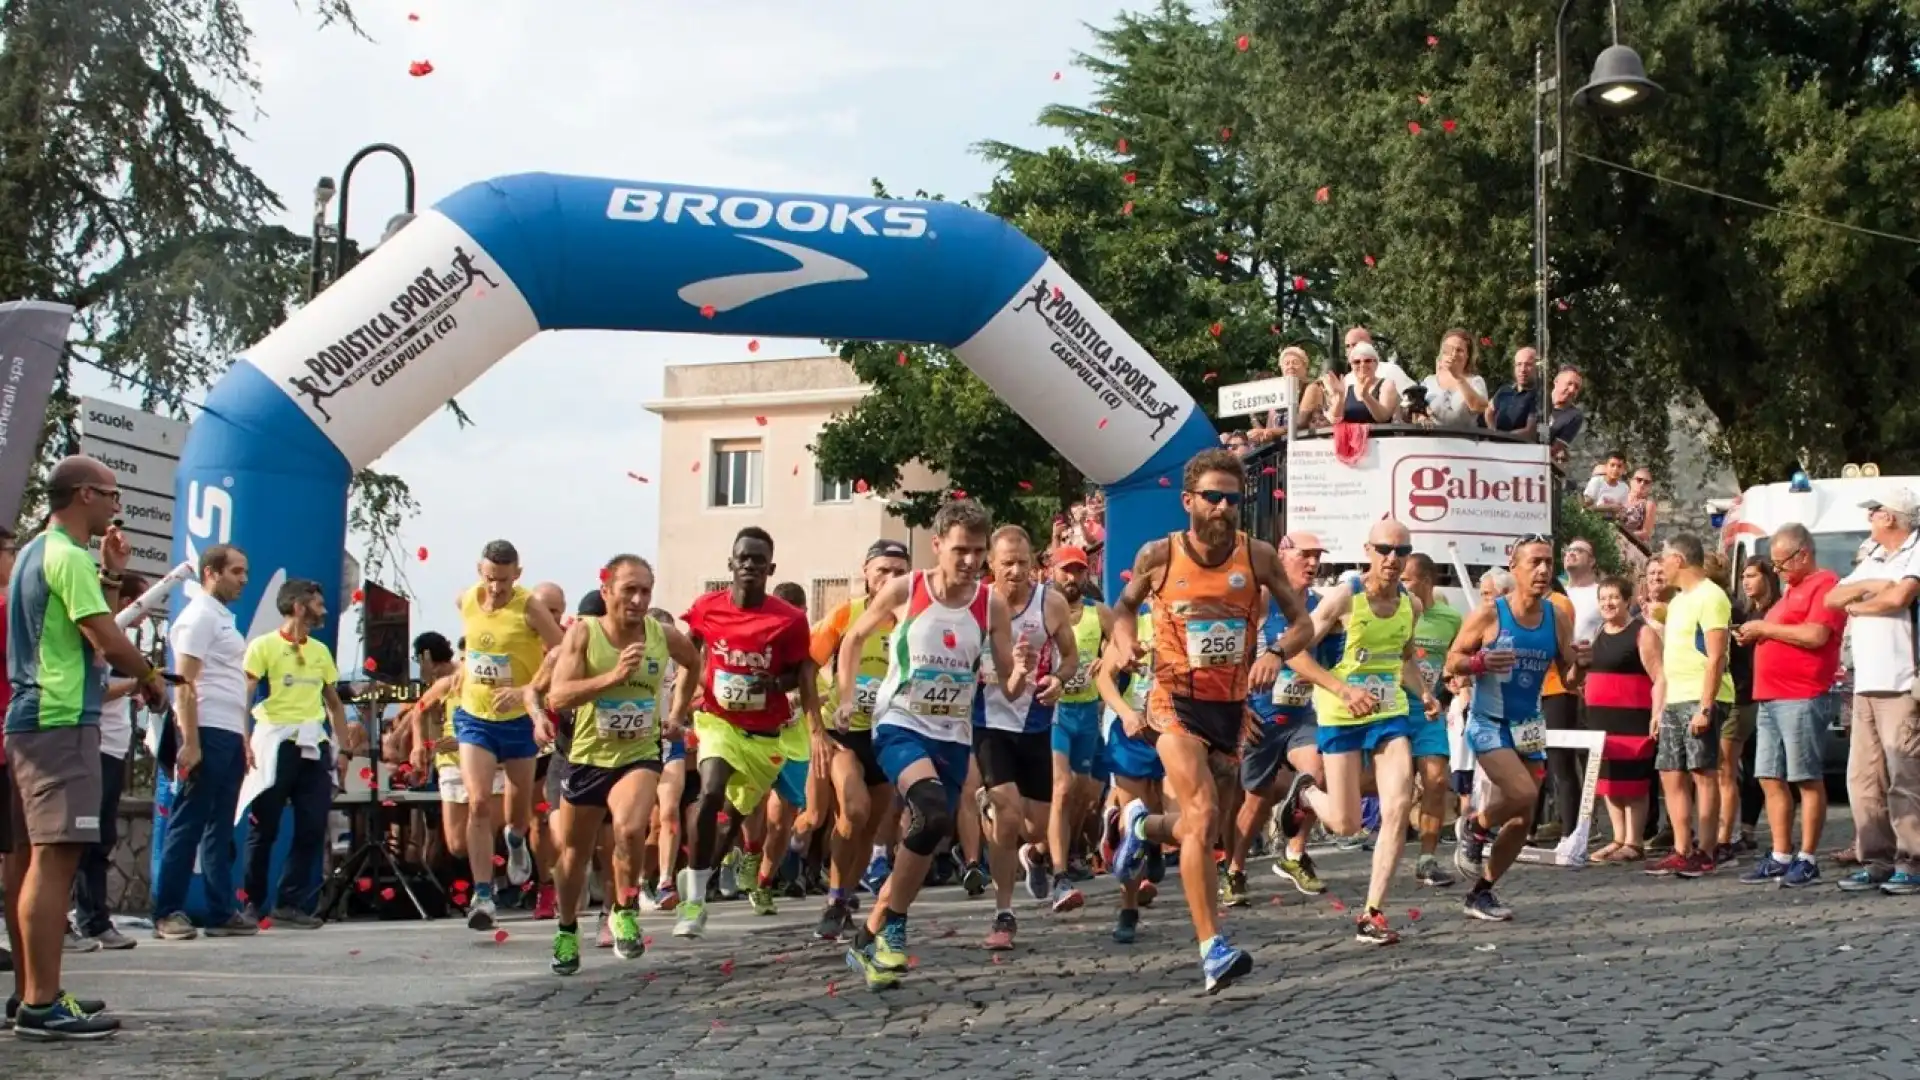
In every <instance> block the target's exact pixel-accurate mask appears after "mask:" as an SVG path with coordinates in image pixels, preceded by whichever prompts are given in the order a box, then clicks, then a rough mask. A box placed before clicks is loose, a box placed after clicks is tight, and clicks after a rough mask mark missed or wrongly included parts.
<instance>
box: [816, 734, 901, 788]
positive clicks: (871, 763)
mask: <svg viewBox="0 0 1920 1080" xmlns="http://www.w3.org/2000/svg"><path fill="white" fill-rule="evenodd" d="M827 734H828V735H829V736H831V737H832V738H833V741H834V742H836V743H839V744H840V745H841V746H843V747H845V748H846V749H847V750H848V751H849V752H850V753H852V754H853V756H854V759H855V760H856V761H858V762H860V778H861V781H862V782H863V783H865V784H866V785H867V786H868V787H870V788H871V787H880V786H881V785H883V784H885V783H886V782H887V772H886V770H885V769H882V768H881V767H880V759H879V758H877V757H875V756H874V754H873V732H872V731H871V730H868V731H834V730H832V729H831V728H829V729H828V730H827Z"/></svg>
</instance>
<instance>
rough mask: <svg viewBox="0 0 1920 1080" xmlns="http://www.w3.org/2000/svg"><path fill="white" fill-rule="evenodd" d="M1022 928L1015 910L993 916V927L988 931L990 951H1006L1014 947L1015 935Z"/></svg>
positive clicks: (987, 941)
mask: <svg viewBox="0 0 1920 1080" xmlns="http://www.w3.org/2000/svg"><path fill="white" fill-rule="evenodd" d="M1019 929H1020V924H1019V922H1018V921H1017V920H1016V919H1014V917H1013V912H1011V911H1002V912H1000V913H999V914H997V915H995V916H994V917H993V929H991V930H989V931H987V940H986V947H987V951H988V952H1006V951H1007V950H1009V949H1011V948H1013V935H1014V934H1015V932H1017V931H1018V930H1019Z"/></svg>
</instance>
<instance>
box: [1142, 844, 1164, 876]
mask: <svg viewBox="0 0 1920 1080" xmlns="http://www.w3.org/2000/svg"><path fill="white" fill-rule="evenodd" d="M1142 876H1143V877H1145V878H1146V879H1147V880H1148V881H1150V882H1152V883H1153V884H1155V885H1158V884H1160V883H1161V882H1162V881H1165V880H1166V877H1167V849H1166V848H1163V847H1161V846H1160V845H1159V844H1152V843H1150V844H1148V845H1147V869H1146V872H1145V873H1144V874H1143V875H1142Z"/></svg>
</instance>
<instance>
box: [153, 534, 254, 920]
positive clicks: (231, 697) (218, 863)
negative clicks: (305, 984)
mask: <svg viewBox="0 0 1920 1080" xmlns="http://www.w3.org/2000/svg"><path fill="white" fill-rule="evenodd" d="M246 587H247V557H246V555H244V554H242V553H241V551H240V549H239V548H236V547H230V546H228V545H226V544H215V545H214V546H212V547H210V548H208V549H207V550H206V551H205V552H203V553H202V554H201V556H200V589H199V595H197V596H195V597H194V598H193V600H192V601H191V602H190V603H188V604H187V607H186V610H184V611H182V612H181V613H180V617H179V618H178V619H176V620H174V623H173V630H172V633H171V635H170V637H169V644H171V645H172V646H173V666H174V670H175V671H177V672H178V673H179V675H180V678H181V682H180V683H179V685H177V686H176V687H174V691H173V715H174V721H175V723H176V724H177V725H178V726H179V750H178V752H177V755H176V756H175V758H174V769H173V775H174V779H175V780H176V782H177V783H178V784H179V785H180V786H179V789H178V792H177V794H176V795H175V796H174V802H173V808H172V811H171V812H170V813H169V814H168V818H167V835H166V839H165V840H164V841H162V846H161V853H160V873H159V878H158V880H156V881H155V882H154V883H153V936H155V937H157V938H159V939H161V940H162V941H186V940H189V939H191V938H194V937H197V936H198V931H197V930H195V929H194V925H193V922H192V921H191V920H190V919H188V918H187V914H186V910H185V909H186V902H187V885H188V883H189V882H190V881H192V879H193V862H194V854H195V852H196V850H197V851H198V853H199V856H200V872H201V875H202V876H203V877H204V879H205V881H206V890H205V892H206V898H207V924H206V930H207V936H209V937H222V936H228V935H235V936H245V935H248V934H255V933H258V932H259V930H260V927H259V924H257V923H255V922H254V921H253V920H252V919H250V918H248V917H247V915H246V913H245V911H243V910H241V907H240V905H239V903H238V902H237V901H238V899H239V898H238V897H237V896H236V895H235V887H234V883H233V822H234V812H235V810H236V809H238V807H239V805H240V785H241V783H242V782H243V781H244V780H245V779H246V777H247V770H248V768H250V766H251V762H250V760H249V758H250V756H251V751H250V750H249V749H248V747H247V676H246V673H245V671H244V670H243V669H242V663H243V661H244V660H245V659H246V655H247V640H246V635H245V633H244V632H243V631H241V630H240V629H239V627H238V626H237V625H236V624H235V621H234V617H233V612H232V611H230V610H229V609H228V607H227V605H228V604H231V603H233V602H234V601H236V600H238V599H240V594H241V593H242V592H244V591H245V590H246Z"/></svg>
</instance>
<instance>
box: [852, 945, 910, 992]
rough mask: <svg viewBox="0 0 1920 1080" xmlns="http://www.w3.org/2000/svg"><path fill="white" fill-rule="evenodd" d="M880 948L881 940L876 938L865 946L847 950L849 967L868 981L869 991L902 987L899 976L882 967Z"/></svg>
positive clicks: (856, 946) (855, 946)
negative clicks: (879, 955) (879, 956)
mask: <svg viewBox="0 0 1920 1080" xmlns="http://www.w3.org/2000/svg"><path fill="white" fill-rule="evenodd" d="M879 948H880V939H879V938H874V939H873V940H872V941H870V942H868V943H867V944H866V945H864V946H862V945H854V946H850V947H849V948H848V949H847V967H848V968H850V969H852V970H853V971H856V972H858V973H859V974H860V977H861V978H862V979H864V980H866V983H867V989H869V990H888V989H891V988H893V987H895V986H898V985H900V976H899V974H898V973H896V972H894V971H893V970H891V969H889V968H885V967H882V966H881V965H880V961H879V958H878V954H879Z"/></svg>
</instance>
